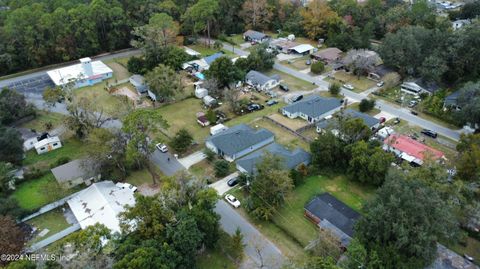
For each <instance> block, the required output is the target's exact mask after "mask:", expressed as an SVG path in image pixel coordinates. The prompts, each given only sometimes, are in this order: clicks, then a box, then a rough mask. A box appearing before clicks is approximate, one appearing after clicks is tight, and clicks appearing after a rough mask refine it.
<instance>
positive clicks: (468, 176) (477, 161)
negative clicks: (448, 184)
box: [456, 134, 480, 182]
mask: <svg viewBox="0 0 480 269" xmlns="http://www.w3.org/2000/svg"><path fill="white" fill-rule="evenodd" d="M457 150H458V152H459V154H460V156H459V158H458V159H457V161H456V167H457V177H458V178H460V179H462V180H466V181H476V182H480V134H470V135H462V136H461V137H460V143H459V144H458V145H457Z"/></svg>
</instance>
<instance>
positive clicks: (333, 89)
mask: <svg viewBox="0 0 480 269" xmlns="http://www.w3.org/2000/svg"><path fill="white" fill-rule="evenodd" d="M328 92H329V93H330V94H331V95H334V96H336V95H338V94H339V93H340V84H338V83H331V84H330V86H328Z"/></svg>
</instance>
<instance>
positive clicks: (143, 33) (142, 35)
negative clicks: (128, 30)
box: [132, 13, 179, 52]
mask: <svg viewBox="0 0 480 269" xmlns="http://www.w3.org/2000/svg"><path fill="white" fill-rule="evenodd" d="M178 29H179V27H178V23H177V22H175V21H174V20H173V18H172V17H170V16H169V15H167V14H166V13H156V14H154V15H153V16H152V17H151V18H150V19H149V21H148V24H146V25H144V26H140V27H136V28H135V29H134V30H133V32H132V34H133V35H134V36H135V37H136V38H137V39H134V40H132V45H133V46H134V47H137V48H142V49H143V50H145V51H148V52H150V51H156V50H157V49H158V48H159V47H164V48H165V47H167V46H168V45H173V44H175V42H176V37H177V35H178Z"/></svg>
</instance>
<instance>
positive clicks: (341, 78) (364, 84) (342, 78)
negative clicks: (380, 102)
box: [325, 71, 376, 92]
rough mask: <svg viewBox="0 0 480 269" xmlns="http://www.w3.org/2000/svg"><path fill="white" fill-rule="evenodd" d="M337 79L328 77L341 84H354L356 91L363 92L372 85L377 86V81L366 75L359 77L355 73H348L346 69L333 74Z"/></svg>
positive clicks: (329, 79)
mask: <svg viewBox="0 0 480 269" xmlns="http://www.w3.org/2000/svg"><path fill="white" fill-rule="evenodd" d="M333 76H334V78H335V79H331V78H326V79H325V80H327V81H336V82H339V83H341V84H352V86H353V87H354V90H353V91H354V92H363V91H365V90H368V89H370V88H372V87H375V84H376V83H375V81H373V80H370V79H367V78H366V77H364V76H360V77H357V76H355V75H352V74H349V73H346V72H345V71H337V72H335V74H334V75H333Z"/></svg>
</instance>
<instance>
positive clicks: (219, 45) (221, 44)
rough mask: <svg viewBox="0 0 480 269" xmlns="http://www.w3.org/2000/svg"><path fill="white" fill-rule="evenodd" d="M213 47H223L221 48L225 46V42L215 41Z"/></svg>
mask: <svg viewBox="0 0 480 269" xmlns="http://www.w3.org/2000/svg"><path fill="white" fill-rule="evenodd" d="M213 48H214V49H217V50H218V49H221V48H223V43H222V42H220V41H215V43H213Z"/></svg>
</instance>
